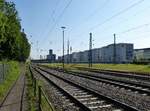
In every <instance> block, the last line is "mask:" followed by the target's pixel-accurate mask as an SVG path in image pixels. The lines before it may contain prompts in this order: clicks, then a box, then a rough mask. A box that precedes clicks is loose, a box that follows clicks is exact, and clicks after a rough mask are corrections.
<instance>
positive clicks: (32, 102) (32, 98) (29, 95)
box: [26, 70, 37, 111]
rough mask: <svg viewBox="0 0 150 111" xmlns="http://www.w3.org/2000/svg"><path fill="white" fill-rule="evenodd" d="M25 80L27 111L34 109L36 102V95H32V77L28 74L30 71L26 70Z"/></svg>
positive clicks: (33, 110) (34, 110)
mask: <svg viewBox="0 0 150 111" xmlns="http://www.w3.org/2000/svg"><path fill="white" fill-rule="evenodd" d="M26 79H27V80H26V81H27V84H26V85H27V93H26V95H27V104H28V110H29V111H36V109H37V108H36V103H37V99H36V97H35V96H34V89H33V86H32V79H31V76H30V73H29V71H28V70H27V72H26Z"/></svg>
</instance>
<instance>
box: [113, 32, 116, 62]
mask: <svg viewBox="0 0 150 111" xmlns="http://www.w3.org/2000/svg"><path fill="white" fill-rule="evenodd" d="M113 54H114V55H113V56H114V57H113V63H114V64H115V63H116V34H114V53H113Z"/></svg>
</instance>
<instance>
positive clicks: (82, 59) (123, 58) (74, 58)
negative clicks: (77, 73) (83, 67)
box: [64, 43, 134, 63]
mask: <svg viewBox="0 0 150 111" xmlns="http://www.w3.org/2000/svg"><path fill="white" fill-rule="evenodd" d="M115 46H116V47H115V48H114V44H110V45H108V46H105V47H102V48H96V49H92V62H93V63H114V60H115V62H116V63H131V62H132V61H133V51H134V50H133V44H130V43H119V44H116V45H115ZM114 50H115V52H116V53H115V56H114ZM68 57H69V60H70V61H69V62H73V63H88V61H89V50H85V51H81V52H74V53H72V54H70V55H65V56H64V59H65V62H67V60H68V59H67V58H68Z"/></svg>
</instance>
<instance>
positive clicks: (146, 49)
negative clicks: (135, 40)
mask: <svg viewBox="0 0 150 111" xmlns="http://www.w3.org/2000/svg"><path fill="white" fill-rule="evenodd" d="M134 50H135V51H139V50H144V51H148V50H149V51H150V48H142V49H134Z"/></svg>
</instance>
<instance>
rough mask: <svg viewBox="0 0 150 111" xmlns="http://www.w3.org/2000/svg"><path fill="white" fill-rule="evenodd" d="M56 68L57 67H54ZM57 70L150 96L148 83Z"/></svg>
mask: <svg viewBox="0 0 150 111" xmlns="http://www.w3.org/2000/svg"><path fill="white" fill-rule="evenodd" d="M55 70H57V69H55ZM57 71H61V72H65V74H72V75H75V76H79V77H82V78H87V79H90V80H94V81H98V82H103V83H106V84H108V85H114V86H116V87H118V86H119V87H120V88H125V89H127V90H131V91H134V92H136V93H137V94H142V95H148V96H150V86H149V85H142V84H138V83H134V82H130V81H122V80H118V79H113V78H108V77H103V76H100V75H99V76H98V75H92V74H87V73H83V72H75V71H68V70H67V71H63V70H60V69H58V70H57Z"/></svg>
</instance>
